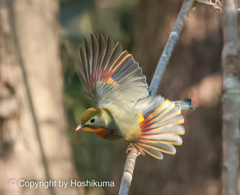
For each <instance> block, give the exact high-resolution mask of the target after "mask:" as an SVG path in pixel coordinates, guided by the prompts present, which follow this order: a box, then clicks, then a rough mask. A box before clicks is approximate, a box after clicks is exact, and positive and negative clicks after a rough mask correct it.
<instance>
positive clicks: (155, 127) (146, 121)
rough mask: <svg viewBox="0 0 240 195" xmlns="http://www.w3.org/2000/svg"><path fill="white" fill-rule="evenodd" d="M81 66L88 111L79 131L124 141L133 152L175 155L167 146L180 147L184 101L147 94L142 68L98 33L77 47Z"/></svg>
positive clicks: (187, 102)
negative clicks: (91, 102)
mask: <svg viewBox="0 0 240 195" xmlns="http://www.w3.org/2000/svg"><path fill="white" fill-rule="evenodd" d="M79 51H80V58H81V63H80V66H77V67H76V70H77V73H78V75H79V77H80V79H81V82H82V84H83V88H84V90H85V92H86V93H87V94H88V95H89V96H90V97H91V98H92V100H93V102H94V107H93V108H89V109H87V110H86V111H85V112H84V114H83V116H82V118H81V124H80V125H79V126H78V127H77V128H76V131H77V130H80V129H83V130H85V131H90V132H93V133H95V134H96V135H98V136H99V137H101V138H103V139H107V140H117V139H122V138H123V139H125V140H127V141H129V142H130V143H131V144H132V146H134V147H135V148H136V149H137V150H138V152H139V153H141V154H143V155H144V154H145V152H146V153H148V154H150V155H152V156H153V157H155V158H157V159H162V158H163V154H162V152H164V153H168V154H175V153H176V149H175V147H174V146H173V145H181V144H182V138H181V137H180V136H179V135H183V134H184V132H185V130H184V127H183V126H182V125H180V124H182V123H184V118H183V116H182V115H181V110H193V109H194V107H192V106H191V100H190V99H184V100H181V101H175V102H173V101H169V100H167V99H166V100H165V99H164V98H163V97H161V96H151V95H150V94H149V91H148V85H147V83H146V77H145V76H144V75H143V74H142V69H141V68H140V67H139V65H138V63H137V62H136V61H135V60H134V58H133V56H132V55H131V54H129V53H128V52H127V51H123V49H122V46H121V44H120V43H117V44H116V45H115V44H114V42H113V40H112V39H111V38H110V37H107V40H106V41H105V39H104V37H103V36H102V35H101V34H98V36H97V38H96V37H95V36H94V35H91V40H90V41H88V40H87V39H84V43H83V46H80V47H79Z"/></svg>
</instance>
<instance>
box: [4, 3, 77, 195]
mask: <svg viewBox="0 0 240 195" xmlns="http://www.w3.org/2000/svg"><path fill="white" fill-rule="evenodd" d="M58 4H59V2H58V1H57V0H56V1H49V0H41V1H39V0H16V1H10V0H7V1H2V0H1V1H0V194H1V195H2V194H3V195H4V194H22V193H23V192H22V191H24V194H29V195H30V194H44V195H48V194H49V195H54V194H63V195H65V194H78V189H76V188H73V187H72V188H71V187H70V185H68V187H67V189H63V188H60V187H49V188H44V187H38V188H36V189H35V188H31V189H30V188H24V189H23V188H22V189H21V188H20V187H19V186H18V184H17V185H16V186H14V187H10V186H9V184H8V182H9V180H10V179H15V180H16V181H18V180H19V179H24V180H26V181H30V180H35V181H41V180H52V181H53V180H56V182H57V183H56V186H58V180H59V179H60V180H64V181H68V182H70V180H71V179H75V177H76V176H75V170H74V166H73V163H72V157H71V152H70V147H69V144H68V135H67V134H66V121H65V116H64V106H63V80H62V72H61V64H60V56H59V45H58V35H57V28H58V26H57V15H58V10H59V7H58V6H59V5H58Z"/></svg>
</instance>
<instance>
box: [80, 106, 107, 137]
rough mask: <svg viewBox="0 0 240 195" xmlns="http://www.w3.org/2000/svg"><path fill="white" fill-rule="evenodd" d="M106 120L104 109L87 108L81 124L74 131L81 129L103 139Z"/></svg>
mask: <svg viewBox="0 0 240 195" xmlns="http://www.w3.org/2000/svg"><path fill="white" fill-rule="evenodd" d="M107 118H108V117H107V113H106V111H105V110H104V109H102V108H89V109H88V110H86V111H85V112H84V113H83V116H82V118H81V124H80V125H79V126H78V127H77V128H76V131H78V130H80V129H83V130H85V131H91V132H93V133H95V134H97V135H98V136H100V137H102V138H104V135H105V131H106V125H107Z"/></svg>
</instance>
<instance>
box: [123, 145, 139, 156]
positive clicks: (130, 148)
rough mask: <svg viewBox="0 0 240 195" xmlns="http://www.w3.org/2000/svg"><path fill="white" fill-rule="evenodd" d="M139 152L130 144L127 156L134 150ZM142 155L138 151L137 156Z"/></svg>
mask: <svg viewBox="0 0 240 195" xmlns="http://www.w3.org/2000/svg"><path fill="white" fill-rule="evenodd" d="M134 149H135V150H137V149H136V148H135V147H134V146H133V145H132V144H130V145H129V146H128V148H127V150H126V154H128V153H129V152H131V151H132V150H134ZM140 154H141V153H140V152H139V151H138V150H137V156H139V155H140Z"/></svg>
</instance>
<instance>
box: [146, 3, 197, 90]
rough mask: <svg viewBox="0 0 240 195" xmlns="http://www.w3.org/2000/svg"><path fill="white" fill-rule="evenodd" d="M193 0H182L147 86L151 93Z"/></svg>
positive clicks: (157, 82) (162, 71)
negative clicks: (175, 19)
mask: <svg viewBox="0 0 240 195" xmlns="http://www.w3.org/2000/svg"><path fill="white" fill-rule="evenodd" d="M193 3H194V0H184V1H183V5H182V8H181V10H180V13H179V15H178V18H177V21H176V23H175V25H174V27H173V30H172V32H171V34H170V37H169V39H168V42H167V44H166V46H165V48H164V50H163V53H162V56H161V58H160V60H159V62H158V65H157V68H156V70H155V73H154V76H153V79H152V82H151V84H150V87H149V91H150V93H151V95H156V94H157V90H158V87H159V85H160V82H161V79H162V76H163V73H164V71H165V69H166V66H167V64H168V62H169V59H170V57H171V55H172V52H173V49H174V47H175V45H176V42H177V40H178V37H179V35H180V32H181V30H182V27H183V24H184V22H185V19H186V16H187V15H188V13H189V11H190V10H191V8H192V5H193Z"/></svg>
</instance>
